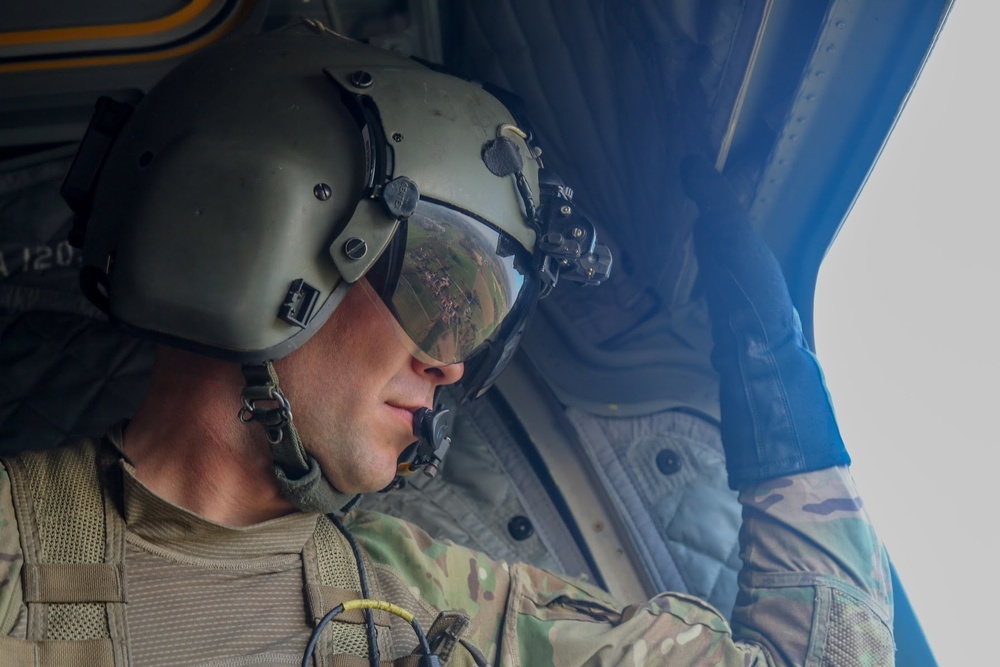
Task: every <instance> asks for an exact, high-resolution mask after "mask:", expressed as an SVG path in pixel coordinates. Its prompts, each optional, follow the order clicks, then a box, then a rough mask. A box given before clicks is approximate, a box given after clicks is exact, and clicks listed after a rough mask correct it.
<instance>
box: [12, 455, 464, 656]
mask: <svg viewBox="0 0 1000 667" xmlns="http://www.w3.org/2000/svg"><path fill="white" fill-rule="evenodd" d="M120 457H121V454H120V452H118V451H117V450H116V449H115V448H114V446H113V445H112V444H111V443H110V442H109V441H108V439H104V440H103V441H101V442H99V443H98V442H94V441H87V442H82V443H78V444H77V445H75V446H72V447H63V448H60V449H57V450H49V451H44V452H23V453H21V454H19V455H17V456H14V457H9V458H4V459H3V464H4V465H5V466H6V469H7V471H8V474H9V476H10V483H11V491H12V498H13V504H14V510H15V515H16V518H17V524H18V529H19V531H20V540H21V549H22V552H23V554H24V567H23V569H22V577H21V582H22V588H23V601H24V603H25V605H26V607H27V611H28V614H27V629H26V637H25V638H24V639H20V638H14V637H0V654H2V655H3V656H4V657H5V662H4V664H5V665H9V666H11V667H20V666H22V665H25V666H32V667H33V666H35V665H52V666H61V665H73V666H77V665H115V667H120V666H127V665H130V664H131V659H130V655H129V631H128V614H127V609H128V591H127V587H126V576H125V522H124V520H123V519H122V516H123V512H122V511H121V508H120V507H119V506H118V504H117V503H119V502H120V501H121V498H122V494H121V488H120V487H121V471H119V470H117V464H118V460H119V459H120ZM345 553H346V554H348V556H349V557H350V558H351V560H352V563H351V566H350V567H345V563H344V554H345ZM350 554H351V550H350V546H349V545H348V543H347V541H346V539H345V538H344V537H343V536H342V535H341V534H340V533H339V531H338V530H337V529H336V527H335V526H334V525H333V524H332V522H331V521H330V520H328V519H326V518H325V517H321V518H320V520H319V521H318V522H317V526H316V530H315V533H314V534H313V537H312V539H310V540H309V541H307V542H306V545H305V547H304V549H303V552H302V559H303V571H304V586H305V599H306V604H307V606H308V610H309V614H310V617H311V620H312V624H313V625H314V626H315V624H316V623H317V622H318V621H319V620H320V619H321V618H322V617H323V615H324V614H326V612H327V611H329V610H330V609H332V608H334V607H336V606H337V605H338V604H340V603H342V602H345V601H347V600H352V599H356V598H360V597H362V596H361V594H360V592H358V591H359V590H360V582H359V578H358V572H357V567H356V564H354V563H353V557H352V556H350ZM362 554H363V552H362ZM362 558H365V560H366V561H367V557H366V556H364V555H362ZM366 570H367V571H368V572H369V573H371V574H372V575H373V576H370V577H369V583H370V587H371V595H372V597H375V598H376V599H386V598H385V597H384V594H385V593H388V592H390V591H391V592H392V594H393V595H392V597H394V598H397V599H396V600H393V602H395V603H397V604H400V605H401V606H408V607H409V608H410V609H415V608H418V607H419V606H418V605H417V606H415V605H414V602H415V600H414V599H412V598H411V599H409V600H405V599H398V598H399V597H400V595H402V597H404V598H405V597H408V592H407V591H405V590H401V587H400V586H398V585H393V582H391V581H383V580H384V579H385V574H384V573H382V572H380V571H379V570H378V569H377V568H373V567H371V565H370V563H367V562H366ZM409 595H412V594H409ZM373 614H374V620H375V623H376V627H377V628H378V630H379V632H378V645H379V652H380V654H382V655H384V656H390V655H393V654H395V653H398V649H397V650H396V651H394V650H393V645H394V644H395V645H397V646H398V645H399V643H398V641H394V640H396V639H397V638H398V637H401V636H402V635H401V634H400V632H399V630H400V629H401V628H399V627H398V623H395V622H393V621H392V619H393V618H394V617H392V616H391V615H390V614H389V613H387V612H385V611H380V610H376V611H373ZM446 616H448V621H446V619H445V617H446ZM422 620H423V619H422ZM429 621H430V619H427V620H426V621H424V622H429ZM467 622H468V619H467V617H465V623H467ZM453 623H454V615H453V614H442V615H441V616H439V618H438V619H437V621H435V622H434V623H433V624H432V625H431V632H429V633H428V636H434V633H435V632H436V631H445V630H452V628H451V627H448V628H445V627H442V625H443V624H446V625H449V626H451V625H453ZM404 625H405V623H404ZM425 627H426V626H425ZM402 630H403V631H404V632H409V628H408V627H406V628H402ZM447 634H451V633H450V632H447ZM324 637H327V638H329V639H332V642H331V641H329V640H328V641H326V642H321V643H320V646H319V647H318V649H317V651H316V660H317V664H319V665H327V666H330V667H367V666H368V665H369V660H368V658H367V657H359V656H357V655H345V654H340V655H330V651H329V647H330V646H331V645H335V646H342V647H343V646H352V647H367V639H366V634H365V625H364V622H363V618H362V612H361V611H360V610H354V611H349V612H345V613H344V614H342V615H341V616H340V617H338V618H336V619H334V620H333V622H332V623H331V624H330V627H329V628H328V629H327V630H326V631H325V633H324ZM362 650H364V649H362ZM447 653H450V651H448V652H447ZM419 657H420V656H417V655H406V656H403V657H401V658H398V659H397V660H395V661H389V660H386V661H385V662H386V664H393V665H398V666H399V667H404V666H406V665H416V664H417V660H418V659H419ZM441 657H442V658H446V657H447V656H446V655H445V656H441ZM442 662H444V661H442Z"/></svg>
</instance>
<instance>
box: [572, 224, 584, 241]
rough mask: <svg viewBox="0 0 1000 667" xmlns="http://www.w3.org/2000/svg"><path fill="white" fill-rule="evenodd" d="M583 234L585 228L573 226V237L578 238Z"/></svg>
mask: <svg viewBox="0 0 1000 667" xmlns="http://www.w3.org/2000/svg"><path fill="white" fill-rule="evenodd" d="M582 236H583V230H582V229H580V228H579V227H574V228H573V238H575V239H578V238H580V237H582Z"/></svg>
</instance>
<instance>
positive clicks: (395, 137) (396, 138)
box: [392, 132, 403, 144]
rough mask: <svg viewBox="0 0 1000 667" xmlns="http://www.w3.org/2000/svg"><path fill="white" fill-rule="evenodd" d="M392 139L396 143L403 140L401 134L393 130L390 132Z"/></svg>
mask: <svg viewBox="0 0 1000 667" xmlns="http://www.w3.org/2000/svg"><path fill="white" fill-rule="evenodd" d="M392 140H393V141H395V142H396V143H397V144H398V143H399V142H400V141H402V140H403V135H402V134H400V133H399V132H393V133H392Z"/></svg>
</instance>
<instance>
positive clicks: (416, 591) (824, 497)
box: [351, 469, 892, 667]
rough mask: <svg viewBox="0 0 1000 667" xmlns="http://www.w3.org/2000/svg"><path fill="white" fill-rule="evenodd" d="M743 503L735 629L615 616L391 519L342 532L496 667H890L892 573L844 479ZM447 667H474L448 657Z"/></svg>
mask: <svg viewBox="0 0 1000 667" xmlns="http://www.w3.org/2000/svg"><path fill="white" fill-rule="evenodd" d="M741 502H743V504H744V527H743V531H742V533H741V540H742V547H743V557H744V567H743V569H742V571H741V574H740V587H741V590H740V596H739V599H738V600H737V607H736V610H735V612H734V616H733V626H732V627H733V628H734V629H731V628H730V625H729V624H728V623H727V622H726V620H725V619H724V618H723V617H722V616H721V615H720V614H719V612H718V611H716V610H715V609H714V608H712V607H711V606H710V605H709V604H708V603H706V602H703V601H701V600H699V599H697V598H694V597H691V596H687V595H681V594H677V593H663V594H661V595H658V596H656V597H655V598H653V599H652V600H650V601H649V602H646V603H643V604H638V605H632V606H624V607H623V606H622V605H620V604H619V603H617V602H616V601H615V600H613V599H612V598H610V596H608V595H607V594H606V593H604V592H603V591H601V590H599V589H596V588H594V587H592V586H589V585H587V584H585V583H581V582H574V581H571V580H568V579H564V578H562V577H560V576H557V575H554V574H552V573H549V572H545V571H542V570H539V569H537V568H534V567H531V566H528V565H523V564H513V565H509V564H507V563H504V562H496V561H492V560H490V559H489V558H487V557H486V556H484V555H483V554H479V553H476V552H473V551H470V550H468V549H465V548H463V547H459V546H456V545H452V544H443V543H441V542H435V541H433V540H431V538H429V537H428V536H427V535H426V534H425V533H423V532H422V531H420V530H419V529H418V528H415V527H413V526H410V525H408V524H405V523H403V522H400V521H397V520H395V519H389V518H388V517H385V518H382V519H378V518H375V517H377V516H378V515H368V516H366V517H364V518H363V519H362V520H360V521H357V520H356V521H354V522H352V525H351V529H352V531H354V532H355V533H356V534H358V536H359V539H361V540H362V542H363V543H364V545H365V549H366V551H367V552H368V553H369V555H370V556H371V558H372V560H373V561H374V562H375V563H376V566H377V567H381V568H384V569H386V570H387V571H391V572H392V573H393V574H394V575H395V576H397V577H399V578H400V579H401V580H402V581H401V582H400V583H401V584H402V586H401V587H400V589H401V590H409V591H411V592H412V594H413V595H414V596H416V598H417V599H419V600H420V601H421V602H422V603H427V604H429V605H431V606H432V607H433V608H434V609H438V610H441V609H464V610H465V611H467V612H468V613H469V614H470V616H471V617H472V619H473V624H472V627H471V629H470V632H469V634H468V635H467V639H469V640H470V641H471V642H472V643H474V644H476V645H477V646H479V647H480V648H481V649H482V650H483V651H484V652H485V653H486V655H487V656H488V657H489V659H490V662H491V664H493V665H497V666H498V667H503V666H511V667H513V666H514V665H561V666H571V665H597V666H600V665H636V666H638V665H650V666H652V665H664V664H669V665H703V666H712V667H728V666H732V667H737V666H738V667H753V666H763V665H772V666H777V665H813V666H814V667H834V666H836V667H840V666H842V665H855V664H857V665H891V664H892V638H891V634H890V632H889V630H888V628H889V626H890V625H891V612H890V611H889V610H890V609H891V600H890V591H889V583H888V581H889V580H888V565H887V561H886V558H885V554H884V552H883V550H882V547H881V544H880V543H879V542H878V540H877V538H876V537H875V535H874V533H873V531H872V529H871V527H870V524H869V522H868V521H867V518H866V515H865V513H864V511H863V510H862V509H861V507H860V501H859V500H858V498H857V495H856V493H855V492H854V486H853V483H852V482H851V479H850V476H849V475H848V473H847V471H846V469H830V470H825V471H820V472H814V473H807V474H802V475H795V476H792V477H787V478H782V479H779V480H773V481H771V482H768V483H767V484H766V485H761V486H757V487H754V488H753V489H750V490H747V491H744V493H743V494H742V495H741ZM428 611H429V610H428ZM448 664H449V666H450V667H457V666H465V665H470V666H471V665H473V664H474V663H473V662H472V661H471V659H469V657H468V656H467V655H464V654H462V653H461V652H458V653H456V654H455V656H454V658H453V660H452V661H451V662H449V663H448Z"/></svg>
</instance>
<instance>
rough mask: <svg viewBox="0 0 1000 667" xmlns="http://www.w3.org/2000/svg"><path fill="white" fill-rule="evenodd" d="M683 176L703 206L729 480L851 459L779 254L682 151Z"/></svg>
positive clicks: (735, 483)
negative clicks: (785, 276)
mask: <svg viewBox="0 0 1000 667" xmlns="http://www.w3.org/2000/svg"><path fill="white" fill-rule="evenodd" d="M681 181H682V183H683V186H684V192H685V193H686V194H687V196H688V197H690V198H691V199H693V200H694V201H695V203H696V204H698V208H699V209H700V212H701V216H700V217H699V218H698V221H697V223H696V224H695V230H694V241H695V254H696V255H697V257H698V266H699V275H700V279H701V280H702V282H703V284H704V288H705V297H706V300H707V301H708V311H709V314H710V315H711V318H712V337H713V339H714V341H715V347H714V349H713V350H712V366H713V367H714V368H715V370H716V372H718V374H719V380H720V388H719V398H720V405H721V412H722V443H723V448H724V449H725V452H726V469H727V471H728V472H729V485H730V486H731V487H732V488H733V489H737V488H739V487H741V486H744V485H747V484H751V483H754V482H758V481H760V480H764V479H769V478H772V477H780V476H782V475H787V474H792V473H798V472H807V471H809V470H819V469H821V468H828V467H831V466H836V465H848V464H849V463H850V462H851V459H850V456H848V454H847V450H846V449H845V448H844V442H843V440H842V439H841V437H840V430H839V429H838V428H837V421H836V419H835V417H834V414H833V406H832V405H831V403H830V395H829V394H828V393H827V390H826V386H825V384H824V381H823V372H822V370H820V367H819V362H818V361H817V360H816V357H815V356H814V355H813V353H812V352H811V351H810V350H809V348H808V346H807V344H806V341H805V338H804V337H803V335H802V324H801V322H800V320H799V315H798V313H797V312H795V308H794V307H793V306H792V299H791V297H790V296H789V294H788V286H787V285H786V284H785V279H784V276H783V275H782V272H781V266H780V265H779V264H778V261H777V259H775V257H774V255H773V254H772V253H771V250H770V249H769V248H768V247H767V245H766V244H765V243H764V240H763V239H762V238H761V237H760V235H758V234H757V232H756V231H755V230H754V229H753V227H752V226H751V225H750V219H749V217H748V216H747V214H746V212H745V211H744V209H743V207H742V206H741V205H740V203H739V200H738V199H737V198H736V195H735V193H734V192H733V190H732V188H731V187H730V185H729V182H728V181H726V179H725V178H723V176H722V175H721V174H719V172H718V171H716V170H715V168H714V167H712V165H711V164H709V163H708V162H707V161H706V160H705V159H704V158H702V157H696V156H689V157H687V158H685V159H684V160H683V161H682V163H681Z"/></svg>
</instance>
